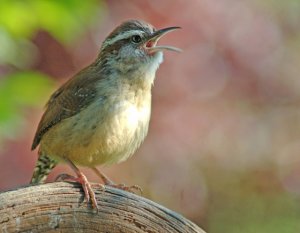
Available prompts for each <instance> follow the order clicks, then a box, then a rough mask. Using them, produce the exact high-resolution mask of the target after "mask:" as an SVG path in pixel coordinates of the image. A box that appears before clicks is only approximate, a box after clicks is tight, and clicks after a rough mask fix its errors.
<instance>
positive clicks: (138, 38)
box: [131, 35, 142, 44]
mask: <svg viewBox="0 0 300 233" xmlns="http://www.w3.org/2000/svg"><path fill="white" fill-rule="evenodd" d="M131 41H132V42H133V43H135V44H137V43H140V42H141V41H142V37H141V36H140V35H134V36H132V37H131Z"/></svg>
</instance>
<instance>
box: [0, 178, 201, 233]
mask: <svg viewBox="0 0 300 233" xmlns="http://www.w3.org/2000/svg"><path fill="white" fill-rule="evenodd" d="M93 190H94V191H95V194H96V198H97V202H98V206H99V211H98V213H97V211H96V210H93V209H92V208H91V205H90V203H87V202H86V201H84V200H83V191H82V189H81V186H80V184H77V183H67V182H55V183H48V184H43V185H37V186H29V187H24V188H19V189H17V190H13V191H8V192H4V193H0V232H4V233H7V232H9V233H10V232H33V233H35V232H103V233H104V232H105V233H115V232H117V233H120V232H124V233H130V232H135V233H145V232H147V233H157V232H166V233H169V232H176V233H185V232H186V233H205V232H204V231H203V230H201V229H200V228H199V227H198V226H197V225H195V224H194V223H192V222H191V221H189V220H187V219H185V218H184V217H182V216H181V215H180V214H178V213H175V212H173V211H171V210H169V209H167V208H165V207H163V206H161V205H159V204H157V203H155V202H152V201H150V200H148V199H146V198H143V197H141V196H138V195H135V194H132V193H129V192H125V191H122V190H119V189H115V188H111V187H106V188H105V190H103V189H101V188H100V186H99V185H97V184H93Z"/></svg>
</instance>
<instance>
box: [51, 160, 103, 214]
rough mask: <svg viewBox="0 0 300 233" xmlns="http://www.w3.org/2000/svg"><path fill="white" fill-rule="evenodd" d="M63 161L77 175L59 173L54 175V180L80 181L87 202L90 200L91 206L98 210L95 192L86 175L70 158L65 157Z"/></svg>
mask: <svg viewBox="0 0 300 233" xmlns="http://www.w3.org/2000/svg"><path fill="white" fill-rule="evenodd" d="M65 161H66V162H67V163H68V164H69V165H70V167H71V168H72V170H73V171H74V172H75V173H76V175H77V177H74V176H71V175H68V174H60V175H59V176H58V177H56V179H55V180H56V181H62V180H70V181H75V182H78V183H80V184H81V185H82V188H83V191H84V195H85V198H86V200H87V202H89V201H90V200H91V202H92V206H93V208H95V209H97V210H98V205H97V201H96V197H95V193H94V191H93V189H92V187H91V184H90V183H89V182H88V180H87V178H86V176H85V175H84V174H83V173H82V172H81V171H80V170H79V169H78V168H77V167H76V165H75V164H74V163H73V162H72V161H71V160H69V159H66V158H65Z"/></svg>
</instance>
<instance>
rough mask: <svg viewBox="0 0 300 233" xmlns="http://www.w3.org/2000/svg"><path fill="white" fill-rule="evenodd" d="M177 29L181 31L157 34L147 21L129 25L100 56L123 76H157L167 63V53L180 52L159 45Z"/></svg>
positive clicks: (118, 31)
mask: <svg viewBox="0 0 300 233" xmlns="http://www.w3.org/2000/svg"><path fill="white" fill-rule="evenodd" d="M176 29H179V27H168V28H164V29H160V30H156V29H155V28H154V27H153V26H152V25H150V24H148V23H145V22H143V21H138V20H130V21H126V22H124V23H122V24H121V25H120V26H118V27H117V28H116V29H115V30H113V31H112V32H111V33H110V34H109V35H108V37H107V38H106V39H105V41H104V42H103V44H102V47H101V52H100V55H99V56H100V57H103V58H105V64H109V65H110V66H113V67H114V68H116V69H118V70H119V71H121V72H123V73H126V72H130V71H133V70H135V71H136V70H138V71H140V72H151V71H154V72H155V71H156V70H157V68H158V67H159V64H160V63H161V62H162V61H163V54H162V51H163V50H170V51H176V52H179V51H180V49H178V48H175V47H172V46H159V45H157V42H158V41H159V39H160V38H161V37H162V36H164V35H166V34H167V33H168V32H171V31H174V30H176Z"/></svg>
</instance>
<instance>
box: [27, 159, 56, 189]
mask: <svg viewBox="0 0 300 233" xmlns="http://www.w3.org/2000/svg"><path fill="white" fill-rule="evenodd" d="M57 163H58V162H57V161H56V160H54V159H52V158H50V157H49V156H47V155H43V154H41V155H40V156H39V158H38V161H37V162H36V165H35V168H34V170H33V175H32V178H31V181H30V183H31V184H41V183H43V182H44V181H45V180H46V178H47V176H48V174H49V173H50V172H51V170H52V169H53V168H54V167H55V166H56V165H57Z"/></svg>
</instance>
